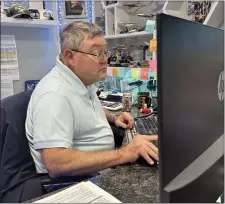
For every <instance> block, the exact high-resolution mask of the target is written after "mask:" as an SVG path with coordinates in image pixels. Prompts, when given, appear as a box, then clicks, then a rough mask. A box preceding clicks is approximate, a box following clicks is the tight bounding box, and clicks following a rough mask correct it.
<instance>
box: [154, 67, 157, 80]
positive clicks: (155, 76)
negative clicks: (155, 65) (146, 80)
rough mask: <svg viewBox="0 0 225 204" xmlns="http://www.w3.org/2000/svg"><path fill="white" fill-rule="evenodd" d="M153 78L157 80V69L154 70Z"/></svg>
mask: <svg viewBox="0 0 225 204" xmlns="http://www.w3.org/2000/svg"><path fill="white" fill-rule="evenodd" d="M154 79H155V80H157V70H156V69H155V71H154Z"/></svg>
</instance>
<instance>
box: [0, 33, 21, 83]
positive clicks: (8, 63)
mask: <svg viewBox="0 0 225 204" xmlns="http://www.w3.org/2000/svg"><path fill="white" fill-rule="evenodd" d="M1 74H2V75H1V76H7V77H11V78H12V80H19V68H18V59H17V49H16V40H15V36H14V35H1Z"/></svg>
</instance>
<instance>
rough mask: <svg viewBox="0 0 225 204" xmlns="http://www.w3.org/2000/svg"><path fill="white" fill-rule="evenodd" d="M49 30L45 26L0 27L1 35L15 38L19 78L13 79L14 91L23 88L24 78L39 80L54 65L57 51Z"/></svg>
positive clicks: (16, 91) (17, 91)
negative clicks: (17, 79)
mask: <svg viewBox="0 0 225 204" xmlns="http://www.w3.org/2000/svg"><path fill="white" fill-rule="evenodd" d="M37 32H38V34H37ZM51 32H53V30H51V29H46V28H26V27H23V28H22V27H17V28H15V27H2V28H1V34H2V35H15V38H16V46H17V55H18V56H17V57H18V64H19V72H20V80H19V81H14V93H19V92H21V91H23V90H24V82H25V81H26V80H36V79H37V80H39V79H41V78H42V77H43V76H45V75H46V74H47V73H48V72H49V71H50V70H51V69H52V68H53V67H54V65H55V61H56V56H57V54H58V53H57V46H56V42H55V40H54V39H53V37H52V36H53V35H52V33H51Z"/></svg>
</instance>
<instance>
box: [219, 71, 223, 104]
mask: <svg viewBox="0 0 225 204" xmlns="http://www.w3.org/2000/svg"><path fill="white" fill-rule="evenodd" d="M218 97H219V100H220V101H223V99H224V71H222V72H221V73H220V76H219V81H218Z"/></svg>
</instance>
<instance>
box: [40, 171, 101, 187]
mask: <svg viewBox="0 0 225 204" xmlns="http://www.w3.org/2000/svg"><path fill="white" fill-rule="evenodd" d="M97 175H99V173H93V174H88V175H82V176H64V177H59V178H54V179H52V178H50V177H49V175H48V174H38V176H39V177H40V180H41V184H42V186H45V185H54V184H67V183H77V182H81V181H84V180H87V179H90V178H92V177H95V176H97Z"/></svg>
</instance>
